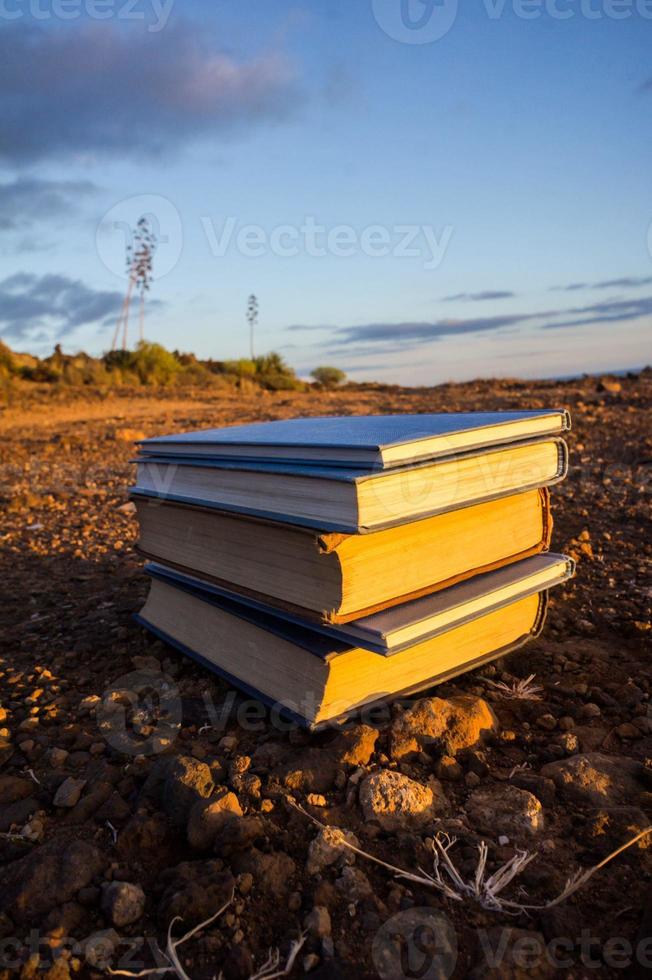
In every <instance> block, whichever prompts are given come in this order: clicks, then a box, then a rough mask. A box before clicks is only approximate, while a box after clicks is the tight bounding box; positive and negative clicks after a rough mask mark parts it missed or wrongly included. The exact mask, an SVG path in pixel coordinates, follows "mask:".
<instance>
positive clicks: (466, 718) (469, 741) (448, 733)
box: [391, 695, 499, 759]
mask: <svg viewBox="0 0 652 980" xmlns="http://www.w3.org/2000/svg"><path fill="white" fill-rule="evenodd" d="M498 727H499V726H498V719H497V718H496V716H495V714H494V713H493V711H492V709H491V707H490V706H489V705H488V704H487V702H486V701H485V700H484V699H483V698H477V697H474V696H472V695H460V696H458V697H453V698H450V699H449V700H444V699H443V698H424V699H422V700H421V701H417V702H416V704H415V705H414V706H413V707H412V708H410V709H409V710H408V711H406V712H405V713H404V714H403V715H400V716H399V717H398V718H397V719H396V720H395V722H394V724H393V726H392V748H391V753H392V758H393V759H403V758H405V757H406V756H409V755H411V754H414V753H417V752H420V751H421V750H422V749H423V748H425V747H426V746H427V745H432V744H434V745H436V746H437V747H440V748H441V749H442V751H443V752H444V753H445V754H446V755H449V756H455V755H456V754H457V753H458V752H460V751H462V750H463V749H470V748H473V747H474V746H476V745H478V744H480V743H481V742H482V741H483V739H484V738H485V737H486V736H487V735H488V734H489V733H490V732H492V731H497V730H498Z"/></svg>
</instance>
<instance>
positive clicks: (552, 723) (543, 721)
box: [537, 714, 557, 732]
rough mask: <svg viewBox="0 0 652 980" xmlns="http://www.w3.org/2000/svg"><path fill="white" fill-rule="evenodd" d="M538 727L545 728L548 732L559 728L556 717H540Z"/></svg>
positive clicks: (548, 715)
mask: <svg viewBox="0 0 652 980" xmlns="http://www.w3.org/2000/svg"><path fill="white" fill-rule="evenodd" d="M537 725H538V726H539V728H543V729H544V730H545V731H547V732H552V731H554V730H555V728H556V727H557V719H556V718H555V716H554V715H550V714H547V715H540V716H539V718H537Z"/></svg>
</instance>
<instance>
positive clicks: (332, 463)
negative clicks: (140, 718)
mask: <svg viewBox="0 0 652 980" xmlns="http://www.w3.org/2000/svg"><path fill="white" fill-rule="evenodd" d="M569 426H570V419H569V416H568V414H567V413H566V412H565V411H532V412H498V413H486V414H485V413H468V414H461V413H451V414H441V415H397V416H370V417H335V418H308V419H291V420H286V421H279V422H268V423H260V424H253V425H241V426H234V427H231V428H224V429H211V430H207V431H200V432H190V433H186V434H180V435H169V436H162V437H158V438H154V439H147V440H144V441H142V442H141V443H139V457H138V459H137V461H136V462H137V463H138V480H137V486H136V487H134V488H133V490H132V499H134V500H135V502H136V507H137V512H138V519H139V522H140V541H139V546H138V547H139V550H140V552H141V553H142V554H143V555H144V556H145V557H147V558H148V559H149V563H148V564H147V566H146V570H147V572H148V573H149V575H150V576H151V580H152V582H151V589H150V593H149V598H148V599H147V602H146V605H145V607H144V608H143V610H142V612H141V614H140V616H139V617H138V618H139V621H140V622H141V623H142V624H144V625H145V626H146V627H147V628H148V629H150V630H151V631H152V632H153V633H155V634H156V635H157V636H158V637H160V638H162V639H163V640H165V641H166V642H168V643H170V644H171V645H172V646H174V647H176V648H177V649H179V650H181V651H182V652H184V653H186V654H188V655H189V656H191V657H193V658H195V659H196V660H198V661H199V662H200V663H202V664H204V665H205V666H206V667H208V668H210V669H212V670H215V671H217V672H218V673H220V674H221V675H222V676H224V677H226V678H227V679H228V680H229V681H231V682H232V683H233V684H235V685H236V686H238V687H240V688H241V689H243V690H245V691H246V692H248V693H249V694H252V695H253V696H255V697H256V698H258V699H260V700H262V701H265V702H266V703H268V704H272V705H275V706H278V707H280V708H281V709H282V710H283V712H284V713H286V714H288V715H290V716H292V717H293V718H294V719H296V720H298V721H300V722H301V723H302V724H304V725H306V726H307V727H309V728H311V729H312V728H318V727H320V726H324V725H327V724H329V723H332V722H334V721H337V720H339V719H342V718H344V717H346V716H348V715H350V714H351V713H355V712H358V711H360V709H362V708H363V707H364V706H366V705H370V704H373V703H375V702H378V701H386V700H389V699H391V698H393V697H396V696H397V695H399V694H407V693H412V692H414V691H417V690H422V689H424V688H426V687H430V686H432V685H434V684H436V683H439V682H441V681H442V680H445V679H448V678H450V677H452V676H455V675H456V674H459V673H462V672H463V671H466V670H470V669H473V668H475V667H478V666H479V665H481V664H484V663H486V662H488V661H489V660H491V659H493V658H495V657H498V656H502V655H503V654H505V653H506V652H509V651H511V650H513V649H515V648H517V647H519V646H521V645H522V644H523V643H525V642H526V641H527V640H528V639H529V638H530V637H532V636H535V635H537V634H538V633H539V631H540V630H541V628H542V625H543V621H544V618H545V611H546V603H547V591H548V590H549V589H550V588H551V587H552V586H554V585H557V584H559V583H561V582H563V581H564V580H565V579H567V578H569V577H570V576H571V575H572V574H573V563H572V561H571V560H570V559H569V558H567V557H565V556H563V555H555V554H550V553H548V549H549V545H550V535H551V529H552V519H551V514H550V496H549V490H548V488H549V487H550V486H551V485H553V484H555V483H557V482H558V481H559V480H562V479H563V478H564V476H565V475H566V471H567V448H566V444H565V442H564V440H563V438H562V434H563V433H564V431H565V430H567V429H568V428H569Z"/></svg>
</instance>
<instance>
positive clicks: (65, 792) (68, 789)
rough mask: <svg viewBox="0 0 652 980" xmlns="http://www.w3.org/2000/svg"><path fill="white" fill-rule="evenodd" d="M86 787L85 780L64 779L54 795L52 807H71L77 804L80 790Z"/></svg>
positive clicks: (71, 777)
mask: <svg viewBox="0 0 652 980" xmlns="http://www.w3.org/2000/svg"><path fill="white" fill-rule="evenodd" d="M85 785H86V780H85V779H75V778H74V777H73V776H69V777H68V778H67V779H65V780H64V781H63V782H62V784H61V786H60V787H59V789H58V790H57V791H56V793H55V795H54V800H53V801H52V802H53V804H54V806H61V807H73V806H75V805H76V804H77V803H78V802H79V797H80V796H81V793H82V790H83V788H84V786H85Z"/></svg>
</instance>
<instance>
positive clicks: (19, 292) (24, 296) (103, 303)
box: [0, 272, 122, 341]
mask: <svg viewBox="0 0 652 980" xmlns="http://www.w3.org/2000/svg"><path fill="white" fill-rule="evenodd" d="M121 302H122V295H121V294H120V293H118V292H110V291H106V290H97V289H93V288H92V287H90V286H87V285H85V284H84V283H83V282H80V281H79V280H75V279H68V278H67V277H66V276H59V275H44V276H36V275H33V274H32V273H28V272H18V273H16V274H15V275H13V276H9V278H7V279H4V280H3V281H2V282H0V336H2V337H4V338H6V339H9V340H12V341H16V340H18V341H24V340H34V339H36V337H35V335H39V334H40V335H42V334H43V333H44V332H45V333H46V335H47V336H52V335H56V336H57V337H64V336H66V335H67V334H69V333H71V332H72V331H73V330H76V329H77V328H78V327H83V326H88V325H93V324H99V323H102V324H106V323H107V322H108V320H109V318H111V319H113V318H115V317H117V314H118V311H119V309H120V304H121Z"/></svg>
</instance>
